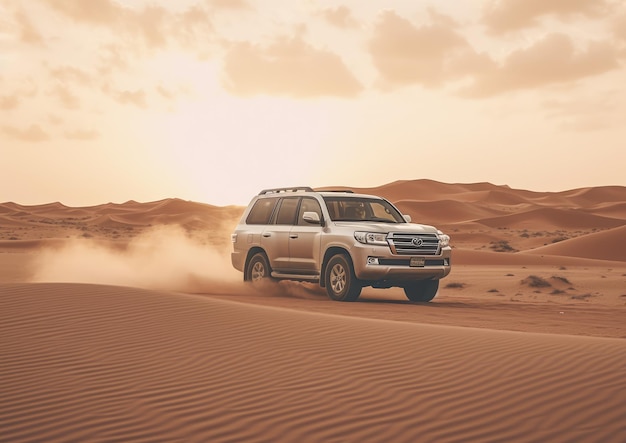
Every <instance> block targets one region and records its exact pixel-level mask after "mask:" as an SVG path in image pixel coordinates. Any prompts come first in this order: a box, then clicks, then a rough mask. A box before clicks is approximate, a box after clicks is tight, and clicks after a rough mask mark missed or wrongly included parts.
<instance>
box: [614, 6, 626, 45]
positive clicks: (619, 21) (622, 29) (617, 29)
mask: <svg viewBox="0 0 626 443" xmlns="http://www.w3.org/2000/svg"><path fill="white" fill-rule="evenodd" d="M613 35H614V36H615V37H617V38H618V39H620V40H623V41H626V12H625V13H623V14H621V15H619V16H617V17H616V18H615V19H614V20H613Z"/></svg>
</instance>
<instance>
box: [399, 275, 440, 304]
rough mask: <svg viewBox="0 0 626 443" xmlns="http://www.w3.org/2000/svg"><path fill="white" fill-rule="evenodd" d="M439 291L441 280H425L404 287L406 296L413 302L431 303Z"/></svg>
mask: <svg viewBox="0 0 626 443" xmlns="http://www.w3.org/2000/svg"><path fill="white" fill-rule="evenodd" d="M438 290H439V280H423V281H416V282H414V283H411V284H410V285H408V286H405V287H404V294H405V295H406V297H407V298H408V299H409V300H411V301H417V302H429V301H431V300H432V299H433V298H435V295H437V291H438Z"/></svg>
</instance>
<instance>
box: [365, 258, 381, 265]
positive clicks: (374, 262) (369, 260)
mask: <svg viewBox="0 0 626 443" xmlns="http://www.w3.org/2000/svg"><path fill="white" fill-rule="evenodd" d="M367 264H368V265H377V264H378V258H376V257H367Z"/></svg>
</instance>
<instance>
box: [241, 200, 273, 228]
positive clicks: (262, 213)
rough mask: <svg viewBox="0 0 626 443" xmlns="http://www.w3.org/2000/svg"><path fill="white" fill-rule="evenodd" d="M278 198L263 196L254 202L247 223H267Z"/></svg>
mask: <svg viewBox="0 0 626 443" xmlns="http://www.w3.org/2000/svg"><path fill="white" fill-rule="evenodd" d="M277 201H278V199H277V198H261V199H259V200H257V201H256V202H255V203H254V206H253V207H252V209H251V210H250V214H248V218H247V219H246V223H248V224H249V225H266V224H268V223H269V221H270V217H271V216H272V212H273V211H274V206H276V202H277Z"/></svg>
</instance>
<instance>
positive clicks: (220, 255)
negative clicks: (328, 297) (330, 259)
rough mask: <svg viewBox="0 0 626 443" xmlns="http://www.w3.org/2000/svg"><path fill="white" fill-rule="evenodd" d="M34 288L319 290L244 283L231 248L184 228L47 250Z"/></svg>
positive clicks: (286, 293)
mask: <svg viewBox="0 0 626 443" xmlns="http://www.w3.org/2000/svg"><path fill="white" fill-rule="evenodd" d="M31 281H33V282H65V283H68V282H71V283H92V284H104V285H115V286H131V287H137V288H144V289H152V290H162V291H172V292H188V293H199V294H200V293H204V294H225V295H263V296H274V297H295V298H311V297H319V296H320V295H321V294H323V291H322V290H321V288H320V287H319V286H318V285H314V284H307V283H299V282H291V281H283V282H276V281H272V280H268V281H263V282H260V283H258V284H254V285H252V284H246V283H244V282H243V274H242V273H241V272H239V271H237V270H235V269H234V268H233V266H232V264H231V260H230V245H228V246H222V247H218V246H215V245H207V244H201V242H199V241H198V240H197V239H195V238H192V237H190V236H189V235H188V234H187V232H186V231H185V230H184V229H183V228H181V227H178V226H171V225H168V226H159V227H154V228H152V229H150V230H147V231H145V232H144V233H142V234H140V235H139V236H137V237H135V238H134V239H133V240H131V241H130V242H129V243H128V244H117V243H114V242H103V241H100V240H96V239H82V238H81V239H70V240H68V241H67V242H65V243H64V245H63V246H61V247H54V248H48V249H44V250H42V251H41V252H40V254H39V255H38V257H37V258H36V260H35V262H34V273H33V277H32V279H31Z"/></svg>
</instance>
